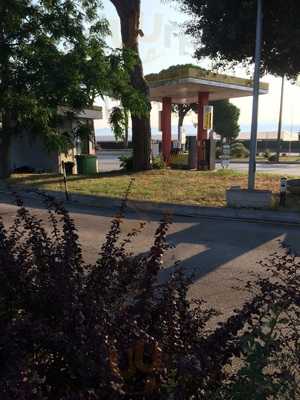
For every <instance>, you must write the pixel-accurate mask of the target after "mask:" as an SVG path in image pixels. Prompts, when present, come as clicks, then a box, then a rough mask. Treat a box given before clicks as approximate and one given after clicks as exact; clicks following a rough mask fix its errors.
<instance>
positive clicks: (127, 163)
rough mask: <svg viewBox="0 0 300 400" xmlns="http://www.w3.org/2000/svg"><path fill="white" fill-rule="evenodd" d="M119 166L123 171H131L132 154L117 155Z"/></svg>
mask: <svg viewBox="0 0 300 400" xmlns="http://www.w3.org/2000/svg"><path fill="white" fill-rule="evenodd" d="M119 160H120V161H121V162H120V167H121V169H124V170H125V171H132V170H133V157H132V156H121V157H119Z"/></svg>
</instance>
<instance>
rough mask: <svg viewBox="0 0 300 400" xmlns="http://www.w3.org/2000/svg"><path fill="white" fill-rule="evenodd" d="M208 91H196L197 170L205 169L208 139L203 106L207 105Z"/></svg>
mask: <svg viewBox="0 0 300 400" xmlns="http://www.w3.org/2000/svg"><path fill="white" fill-rule="evenodd" d="M208 99H209V93H205V92H199V93H198V132H197V155H198V157H197V159H198V162H197V167H198V170H202V169H206V161H207V160H206V154H205V153H206V151H205V140H206V139H208V136H207V130H206V129H204V106H207V105H208Z"/></svg>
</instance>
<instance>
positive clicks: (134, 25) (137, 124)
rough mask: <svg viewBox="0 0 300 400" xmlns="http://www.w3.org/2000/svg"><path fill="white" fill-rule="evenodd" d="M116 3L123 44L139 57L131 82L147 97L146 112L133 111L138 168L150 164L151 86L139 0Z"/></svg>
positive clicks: (133, 130)
mask: <svg viewBox="0 0 300 400" xmlns="http://www.w3.org/2000/svg"><path fill="white" fill-rule="evenodd" d="M111 2H112V3H113V5H114V6H115V8H116V10H117V13H118V15H119V17H120V22H121V35H122V41H123V46H124V48H125V49H129V50H131V51H133V52H134V53H135V54H136V57H137V60H136V64H135V66H134V68H133V69H132V71H131V74H130V78H131V84H132V86H133V88H134V89H136V90H137V91H139V93H140V94H142V95H143V96H144V99H145V105H146V107H145V110H144V112H141V111H140V110H139V112H131V120H132V144H133V167H134V169H135V170H147V169H150V168H151V162H150V155H151V128H150V111H151V103H150V100H149V88H148V85H147V83H146V81H145V79H144V73H143V66H142V62H141V59H140V57H139V43H138V38H139V36H140V35H143V33H142V31H141V30H140V11H141V1H140V0H111Z"/></svg>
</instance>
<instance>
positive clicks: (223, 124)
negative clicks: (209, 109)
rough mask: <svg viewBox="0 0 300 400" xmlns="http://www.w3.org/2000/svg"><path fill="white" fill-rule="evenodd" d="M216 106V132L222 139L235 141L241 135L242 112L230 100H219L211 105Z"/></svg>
mask: <svg viewBox="0 0 300 400" xmlns="http://www.w3.org/2000/svg"><path fill="white" fill-rule="evenodd" d="M210 104H211V105H212V106H214V131H216V132H217V133H218V134H219V135H221V137H222V138H228V139H230V140H231V139H235V138H237V136H238V134H239V133H240V126H239V117H240V110H239V108H238V107H236V106H235V105H234V104H232V103H230V101H229V100H219V101H213V102H211V103H210Z"/></svg>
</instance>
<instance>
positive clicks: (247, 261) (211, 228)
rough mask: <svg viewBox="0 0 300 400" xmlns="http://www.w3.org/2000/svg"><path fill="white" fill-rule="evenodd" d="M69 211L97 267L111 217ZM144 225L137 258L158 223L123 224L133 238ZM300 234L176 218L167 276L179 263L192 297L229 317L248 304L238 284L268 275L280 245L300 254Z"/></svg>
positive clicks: (3, 206) (135, 218) (10, 210)
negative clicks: (267, 261)
mask: <svg viewBox="0 0 300 400" xmlns="http://www.w3.org/2000/svg"><path fill="white" fill-rule="evenodd" d="M10 203H11V202H10V201H4V202H3V203H1V199H0V215H1V216H2V217H3V219H4V221H5V223H6V224H9V223H10V222H11V221H12V218H13V215H14V213H15V211H16V208H15V206H13V205H11V204H10ZM31 206H33V208H32V212H34V213H35V214H36V215H38V216H39V217H41V218H45V216H46V214H45V211H44V210H43V209H42V208H40V205H39V204H37V203H35V204H33V203H31ZM70 211H71V212H72V216H73V217H74V219H75V221H76V225H77V227H78V229H79V235H80V239H81V242H82V245H83V250H84V257H85V260H86V261H87V262H94V261H95V260H96V258H97V254H98V251H99V248H100V244H101V243H102V242H103V240H104V238H105V234H106V232H107V230H108V227H109V224H110V220H111V216H112V212H109V211H104V210H100V209H95V208H85V207H81V208H79V207H71V208H70ZM140 220H147V222H148V223H147V225H146V228H145V230H144V231H143V233H142V234H141V235H140V236H139V237H138V239H137V240H136V242H135V243H134V246H133V247H132V249H133V250H134V251H135V252H136V253H139V252H144V251H147V250H148V249H149V246H151V244H152V241H153V233H154V231H155V229H156V228H157V225H158V220H159V218H158V217H154V216H150V215H147V214H140V213H139V214H137V213H130V214H128V215H127V216H126V219H125V220H124V224H123V232H124V233H127V232H129V231H130V230H131V229H132V228H133V227H135V226H137V224H138V223H139V221H140ZM299 233H300V228H299V227H295V226H284V225H273V224H263V223H261V224H259V223H246V222H238V221H224V220H214V219H205V218H203V219H200V218H199V219H197V218H188V217H176V218H175V219H174V223H173V225H172V226H171V228H170V231H169V237H168V239H169V241H170V242H171V243H172V244H173V245H174V246H175V247H174V249H172V250H170V251H169V252H168V253H167V255H166V257H165V269H164V274H165V275H168V274H170V273H171V272H172V271H173V270H174V264H175V262H176V261H178V260H181V264H180V265H181V268H183V269H184V271H185V272H186V273H187V274H189V275H190V274H194V278H193V282H194V283H193V285H192V286H191V289H190V296H191V297H202V298H204V299H206V300H207V301H208V303H209V304H210V305H212V306H214V307H216V308H218V309H219V310H221V311H222V312H223V313H224V314H225V315H228V314H229V313H230V312H231V311H232V310H233V309H234V308H236V307H237V306H239V305H241V304H242V302H243V300H244V298H245V293H243V292H240V291H236V290H233V286H237V285H240V283H239V282H238V281H237V279H242V280H247V279H248V278H249V273H250V271H251V272H264V271H262V269H261V268H262V267H261V266H259V265H258V264H257V262H258V261H259V260H261V259H263V258H265V257H267V256H268V255H270V254H271V253H272V252H274V251H275V250H276V249H278V248H279V242H278V241H279V240H280V241H283V240H285V241H286V242H287V243H288V244H289V245H291V246H292V247H293V248H294V249H295V250H296V251H298V252H300V240H299V238H300V235H299Z"/></svg>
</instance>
